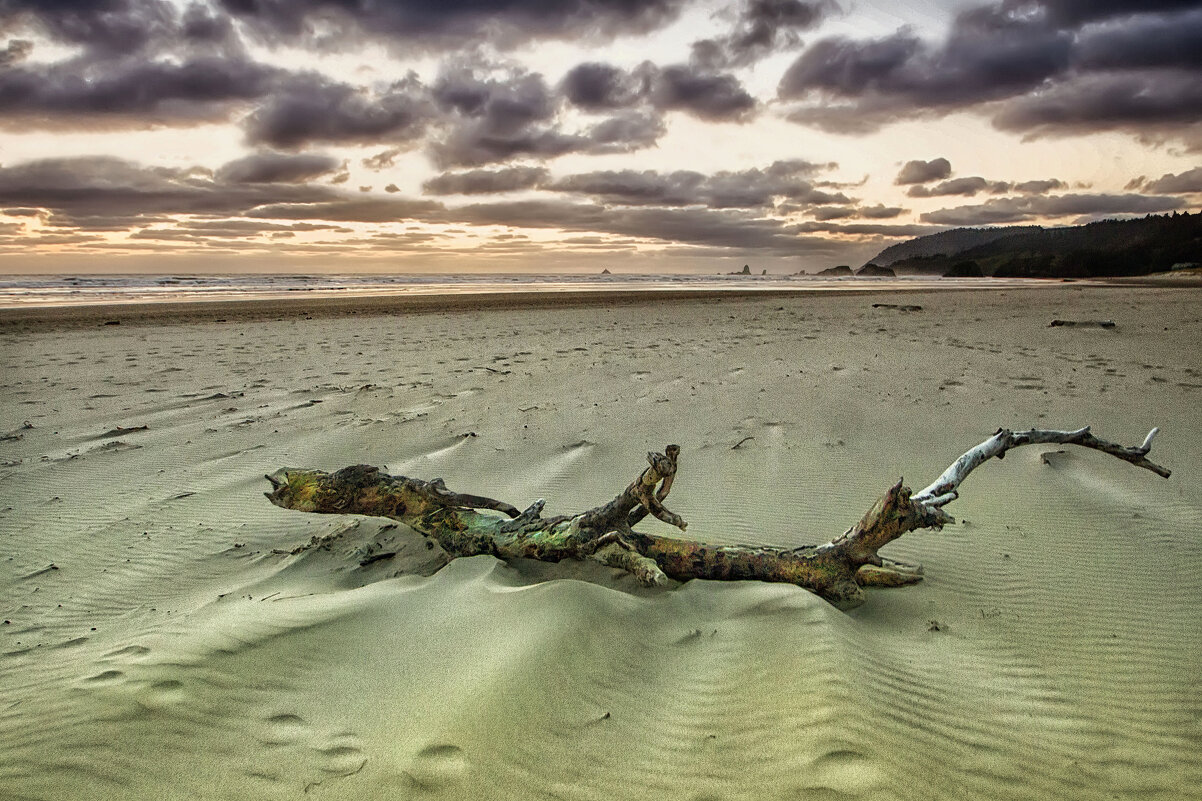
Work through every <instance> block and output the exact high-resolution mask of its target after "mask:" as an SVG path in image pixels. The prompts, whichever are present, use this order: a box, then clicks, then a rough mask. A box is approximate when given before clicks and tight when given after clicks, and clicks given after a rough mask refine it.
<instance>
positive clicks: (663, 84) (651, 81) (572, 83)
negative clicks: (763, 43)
mask: <svg viewBox="0 0 1202 801" xmlns="http://www.w3.org/2000/svg"><path fill="white" fill-rule="evenodd" d="M560 89H561V91H562V92H563V94H564V97H565V98H566V99H567V100H568V101H569V102H570V103H572V104H573V105H575V106H576V107H578V108H581V109H583V110H585V111H592V112H597V111H607V110H613V109H620V108H635V107H643V108H646V107H650V108H653V109H656V110H659V111H680V112H684V113H686V114H690V115H692V116H694V117H697V118H698V119H701V120H705V121H707V122H744V121H746V120H748V119H750V118H751V117H752V116H753V115H754V114H755V112H756V109H757V105H758V104H757V102H756V99H755V98H754V97H752V96H751V94H750V93H749V92H748V91H747V90H746V89H745V88H744V87H743V84H742V82H740V81H739V79H738V78H737V77H736V76H734V75H732V74H731V73H728V72H720V71H717V70H714V69H711V68H709V67H706V66H703V65H699V64H696V63H690V64H670V65H668V66H664V67H661V66H658V65H656V64H653V63H651V62H650V61H645V62H643V63H642V64H640V65H639V66H637V67H635V68H634V69H633V70H630V71H626V70H622V69H620V68H618V67H615V66H613V65H611V64H601V63H596V62H588V63H584V64H580V65H578V66H576V67H573V68H572V69H571V70H569V71H568V73H567V75H566V76H565V77H564V79H563V81H562V82H561V84H560Z"/></svg>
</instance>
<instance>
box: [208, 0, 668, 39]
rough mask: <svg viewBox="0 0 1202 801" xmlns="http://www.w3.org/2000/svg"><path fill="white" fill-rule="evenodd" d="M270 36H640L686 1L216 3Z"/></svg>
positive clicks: (271, 0)
mask: <svg viewBox="0 0 1202 801" xmlns="http://www.w3.org/2000/svg"><path fill="white" fill-rule="evenodd" d="M218 2H219V3H220V5H221V7H222V8H223V9H225V10H226V11H227V12H228V13H230V14H231V15H233V16H234V17H235V18H236V19H238V20H239V21H241V22H242V23H244V24H245V25H246V26H247V27H248V28H249V29H250V30H252V31H254V32H255V34H257V35H258V36H259V37H261V38H263V39H266V40H268V41H286V40H293V41H295V40H299V41H308V42H316V43H323V44H332V43H335V42H337V41H338V40H341V39H349V40H355V39H362V38H363V37H374V38H377V39H381V40H385V41H392V42H396V43H398V44H404V45H405V46H407V47H418V48H433V47H445V46H449V45H452V44H461V43H475V42H479V41H481V40H488V41H491V42H493V43H494V44H498V45H501V46H505V45H511V44H516V43H518V42H521V41H526V40H530V39H537V38H572V39H580V38H588V37H603V36H613V35H617V34H621V33H642V32H647V31H651V30H654V29H656V28H659V27H661V26H663V25H665V24H667V23H668V22H671V21H672V20H673V19H675V18H676V16H677V14H678V12H679V10H680V7H681V6H682V5H684V2H683V0H500V2H488V3H485V2H479V0H443V1H442V2H429V0H337V2H330V0H218Z"/></svg>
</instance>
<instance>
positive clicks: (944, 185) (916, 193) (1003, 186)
mask: <svg viewBox="0 0 1202 801" xmlns="http://www.w3.org/2000/svg"><path fill="white" fill-rule="evenodd" d="M1008 191H1010V184H1009V183H1007V182H1006V181H986V180H985V179H984V178H982V177H980V176H979V175H974V176H972V177H969V178H953V179H951V180H950V181H943V182H941V183H938V184H935V185H934V186H919V185H916V186H911V187H910V188H909V190H907V191H906V194H907V195H909V196H910V197H943V196H946V195H964V196H966V197H972V196H973V195H976V194H977V193H979V192H988V193H990V194H992V195H999V194H1001V193H1003V192H1008Z"/></svg>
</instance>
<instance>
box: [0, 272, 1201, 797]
mask: <svg viewBox="0 0 1202 801" xmlns="http://www.w3.org/2000/svg"><path fill="white" fill-rule="evenodd" d="M899 302H900V303H903V304H904V305H907V306H913V305H917V306H921V309H918V310H903V309H899V308H887V307H883V306H878V307H875V308H874V306H873V304H874V303H878V304H881V303H899ZM121 314H122V313H121V312H119V311H112V312H110V313H109V314H108V315H107V316H103V315H101V316H99V317H95V318H88V317H87V316H86V315H85V316H76V317H72V318H70V319H67V320H64V321H62V322H61V323H45V322H41V323H39V322H37V321H30V320H25V321H23V322H20V323H17V322H15V321H13V320H11V319H10V320H8V321H7V322H6V321H5V320H4V318H3V317H0V366H2V373H0V376H2V377H0V415H2V420H0V434H3V433H6V432H7V433H8V436H7V437H6V438H5V439H4V440H2V441H0V465H2V466H0V546H2V551H0V603H2V605H3V609H2V614H3V617H4V623H3V625H0V798H4V799H8V798H12V799H135V798H136V799H175V798H179V799H227V798H228V799H249V798H254V799H274V798H299V797H313V798H348V799H356V801H362V800H364V799H376V798H379V799H397V798H514V799H527V798H568V799H610V798H682V799H736V798H740V799H777V798H779V799H853V798H854V799H861V798H862V799H923V800H924V801H926V799H965V798H1005V799H1050V798H1063V799H1112V798H1121V799H1136V798H1138V799H1187V798H1194V797H1197V793H1198V788H1199V786H1202V767H1200V763H1202V756H1200V755H1202V692H1200V690H1202V684H1200V683H1199V682H1200V679H1199V676H1200V675H1202V623H1200V622H1199V621H1200V613H1202V577H1200V576H1202V489H1199V482H1198V477H1197V467H1198V465H1199V464H1202V413H1200V412H1199V402H1200V401H1202V348H1199V346H1198V342H1199V336H1200V335H1202V291H1199V290H1190V289H1136V288H1123V289H1110V288H1107V289H1102V288H1084V289H1083V288H1078V287H1073V286H1054V287H1050V288H1047V289H1038V290H1035V289H1032V290H1014V291H1002V292H947V293H927V294H913V295H905V296H904V297H903V298H902V300H901V301H899V300H898V298H897V296H885V295H876V296H873V295H858V296H793V297H788V298H763V299H744V298H740V299H730V300H715V299H704V300H694V301H679V302H673V303H646V302H630V299H629V298H626V299H624V300H623V301H622V302H621V303H618V304H616V305H614V306H613V307H602V306H597V305H590V306H588V307H574V306H571V305H570V304H568V305H566V306H564V307H562V308H529V309H524V310H523V309H507V310H506V309H489V310H478V311H466V310H460V311H455V312H452V313H443V314H440V313H433V312H429V311H422V312H420V313H417V312H406V311H405V310H404V309H403V308H396V307H390V306H388V305H387V304H383V305H380V306H378V307H365V308H364V309H362V310H361V313H357V314H352V313H351V309H349V308H343V309H341V310H340V312H339V314H338V315H336V316H322V314H321V313H320V308H319V307H317V306H313V307H306V306H301V305H296V304H294V305H291V306H281V307H280V308H279V309H278V310H277V311H276V312H275V313H271V314H267V313H264V312H263V311H262V310H261V309H258V310H256V311H255V312H254V313H253V314H251V313H247V314H243V315H239V314H238V313H237V312H236V311H235V312H232V313H230V314H228V315H226V316H225V317H224V318H222V321H217V320H215V319H212V318H201V317H189V316H188V315H187V314H183V315H181V316H179V317H177V318H173V319H170V320H163V319H154V318H134V317H132V316H131V317H127V318H126V319H125V320H123V321H122V324H121V325H119V326H106V325H103V324H102V323H103V322H104V321H106V320H110V319H114V318H120V317H121ZM307 317H312V319H307ZM1056 318H1059V319H1113V320H1115V322H1116V323H1117V325H1116V327H1115V328H1113V329H1098V328H1071V327H1057V328H1050V327H1048V323H1049V322H1050V321H1051V320H1052V319H1056ZM26 422H28V424H29V425H28V427H26V425H25V424H26ZM1086 424H1091V425H1093V426H1094V429H1095V431H1096V432H1097V433H1098V434H1099V435H1101V436H1105V437H1108V438H1111V439H1114V440H1118V441H1121V442H1124V443H1126V444H1138V443H1139V442H1140V441H1141V440H1142V438H1143V436H1144V434H1145V433H1146V432H1147V430H1148V429H1149V428H1151V427H1152V426H1154V425H1157V426H1160V427H1161V429H1162V433H1161V435H1160V437H1159V438H1158V439H1157V441H1156V444H1155V450H1154V452H1153V456H1154V457H1155V458H1156V460H1157V461H1159V462H1160V463H1162V464H1165V465H1166V466H1168V467H1170V468H1172V469H1173V470H1174V475H1173V477H1172V478H1171V479H1169V480H1167V481H1166V480H1163V479H1160V478H1158V477H1157V476H1155V475H1152V474H1151V473H1148V472H1146V471H1141V470H1136V469H1134V468H1132V467H1131V466H1129V465H1127V464H1124V463H1122V462H1119V461H1117V460H1115V459H1112V458H1110V457H1107V456H1104V455H1102V454H1098V453H1094V452H1086V451H1080V452H1073V451H1068V452H1065V453H1063V454H1050V455H1049V457H1048V458H1047V459H1046V462H1047V463H1046V464H1045V463H1044V461H1045V460H1042V459H1041V452H1043V451H1045V450H1049V449H1041V448H1039V447H1032V448H1025V449H1021V450H1018V451H1015V452H1013V453H1012V454H1010V455H1009V456H1008V457H1007V458H1006V459H1005V460H1004V461H995V462H993V463H991V464H988V465H985V466H984V467H982V468H981V469H980V470H978V471H977V472H975V473H974V474H973V475H972V477H971V478H970V479H969V480H968V481H967V482H966V483H965V485H964V487H963V493H962V494H963V497H962V498H961V500H959V501H957V502H956V503H955V504H953V506H952V507H950V509H949V511H951V512H952V513H953V514H955V515H956V516H957V518H959V519H960V520H961V521H962V522H961V523H960V524H958V525H956V526H951V527H948V528H945V529H944V530H943V531H941V532H918V533H913V534H910V535H907V536H906V537H904V538H903V539H901V540H899V541H898V542H896V543H894V544H893V545H891V546H889V548H888V549H887V553H888V554H889V555H891V556H893V557H895V558H900V559H906V560H915V561H921V562H922V563H923V564H924V565H925V567H926V576H927V578H926V580H925V581H924V582H923V583H921V584H919V585H917V586H914V587H909V588H902V589H895V590H875V591H871V592H870V597H869V601H868V603H867V604H866V605H865V606H863V607H861V608H859V609H856V610H854V611H852V612H850V613H843V612H839V611H837V610H835V609H834V608H832V607H830V606H828V605H827V604H825V603H824V602H823V601H821V600H820V599H818V598H817V597H815V596H812V595H810V594H808V593H806V592H805V591H803V590H800V589H798V588H795V587H792V586H784V585H770V584H763V583H754V582H741V583H719V582H699V581H698V582H691V583H689V584H686V585H677V586H675V587H673V588H672V589H669V590H646V589H643V588H640V587H637V586H636V585H634V584H633V583H632V581H631V580H630V579H629V578H626V577H620V576H615V575H614V572H613V571H611V570H609V569H606V568H601V567H599V566H591V565H578V564H561V565H545V564H538V563H521V564H510V565H506V564H503V563H501V562H498V561H496V560H494V559H491V558H488V557H475V558H471V559H461V560H456V561H453V562H452V563H450V564H449V565H446V566H445V567H442V565H443V564H444V562H445V558H444V557H443V555H442V554H441V552H440V551H438V550H437V549H428V548H427V547H426V543H425V541H424V540H422V539H421V538H420V537H418V536H417V535H415V534H413V533H412V532H409V531H408V530H406V529H404V528H402V527H398V526H396V525H395V524H392V523H390V521H387V520H381V519H369V518H354V517H345V518H341V517H336V516H317V515H306V514H301V513H296V512H290V511H286V510H283V509H279V508H276V507H274V506H272V505H271V504H269V503H268V502H267V500H266V499H265V498H264V497H263V495H262V492H263V491H264V490H266V489H268V488H269V487H268V485H267V482H266V481H265V480H264V479H263V474H264V473H265V472H269V471H272V470H275V469H276V468H278V467H281V466H285V465H289V466H306V467H316V468H323V469H335V468H338V467H341V466H344V465H348V464H355V463H369V464H375V465H380V466H386V467H387V469H388V470H389V471H390V472H393V473H403V474H407V475H415V476H422V477H426V478H433V477H435V476H442V477H443V478H445V479H446V481H447V483H448V485H450V486H451V487H452V488H455V489H460V490H462V491H467V492H477V493H483V494H489V495H493V496H495V497H500V498H502V499H504V500H507V501H509V502H511V503H513V504H515V505H517V506H519V507H522V506H525V505H527V504H528V503H530V502H531V501H533V500H534V499H536V498H539V497H545V498H547V499H548V508H547V512H548V513H552V514H555V513H564V512H570V511H578V510H581V509H583V508H587V507H589V506H592V505H595V504H598V503H601V502H603V501H605V500H608V499H609V498H610V497H612V496H613V495H614V494H616V493H617V492H618V491H620V490H621V489H622V488H623V487H624V486H625V485H626V484H627V483H628V482H629V481H630V480H631V479H632V478H633V477H634V476H635V475H637V474H638V472H639V471H640V470H641V469H642V466H643V464H644V461H643V455H644V453H645V452H646V451H648V450H651V449H661V448H662V447H663V446H664V445H665V444H667V443H669V442H676V443H679V444H680V445H681V446H682V453H681V472H680V475H679V477H678V479H677V482H676V484H675V487H674V488H673V493H672V496H671V498H670V499H669V506H670V507H671V508H672V509H673V510H675V511H677V512H679V513H680V514H681V515H682V516H684V517H685V518H686V519H687V520H688V521H690V527H689V534H690V535H691V536H695V537H697V538H698V539H703V540H709V541H713V542H751V543H772V544H778V545H788V544H798V545H800V544H808V543H816V542H820V541H824V540H827V539H829V538H831V537H833V536H836V535H838V534H839V533H841V532H842V531H843V530H844V529H845V528H846V527H847V526H848V525H850V524H851V523H853V522H854V521H855V520H856V519H858V518H859V516H860V515H861V514H862V513H863V512H864V511H865V510H866V509H867V508H868V507H869V506H870V505H871V504H872V502H873V501H874V500H875V499H876V498H877V497H879V496H880V494H881V493H882V492H883V491H884V490H885V489H886V488H887V487H888V486H889V485H890V484H891V483H892V482H893V481H896V479H897V478H898V477H899V476H903V475H904V476H905V477H906V479H907V480H908V482H910V483H912V485H915V486H921V485H925V484H926V483H927V482H929V481H930V480H931V479H933V478H934V477H935V476H936V475H938V474H939V472H941V471H942V470H943V468H944V467H946V466H947V465H948V464H949V463H950V462H951V461H952V460H953V459H954V458H955V457H956V456H958V455H959V454H960V453H961V452H963V451H964V450H966V449H967V448H969V447H971V446H972V445H975V444H976V443H978V442H980V441H981V440H982V439H984V438H985V437H987V436H988V435H990V434H991V433H992V432H993V431H994V430H995V429H996V428H997V427H998V426H1007V427H1013V428H1026V427H1032V426H1039V427H1047V428H1075V427H1078V426H1081V425H1086ZM142 426H146V428H145V429H141V428H140V427H142ZM118 429H126V430H118ZM737 443H741V444H739V446H738V447H737V448H734V447H733V446H735V445H736V444H737ZM1050 450H1059V449H1050ZM644 525H648V524H647V523H645V524H644ZM650 525H651V526H655V527H659V526H662V524H660V523H658V522H656V521H651V522H650ZM394 551H395V552H396V555H395V556H394V557H391V558H385V559H378V560H375V561H371V560H370V557H372V556H373V555H377V554H381V553H387V552H394ZM364 563H366V564H364ZM440 567H442V569H441V570H440V569H439V568H440Z"/></svg>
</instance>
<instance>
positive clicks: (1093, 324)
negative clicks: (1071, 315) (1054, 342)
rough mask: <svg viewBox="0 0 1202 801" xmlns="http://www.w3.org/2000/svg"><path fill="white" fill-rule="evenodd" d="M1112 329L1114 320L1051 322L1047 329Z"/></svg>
mask: <svg viewBox="0 0 1202 801" xmlns="http://www.w3.org/2000/svg"><path fill="white" fill-rule="evenodd" d="M1061 326H1063V327H1065V328H1114V320H1052V322H1050V323H1048V328H1060V327H1061Z"/></svg>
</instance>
